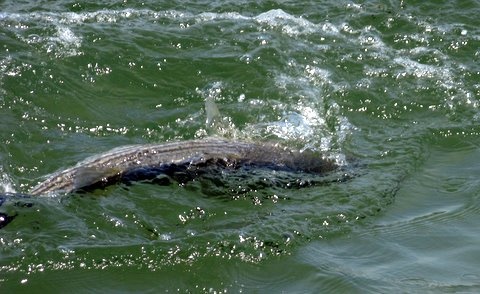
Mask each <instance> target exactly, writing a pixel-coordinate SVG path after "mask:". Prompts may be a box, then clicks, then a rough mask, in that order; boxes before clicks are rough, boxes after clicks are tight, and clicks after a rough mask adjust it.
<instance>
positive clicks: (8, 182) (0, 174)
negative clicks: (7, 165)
mask: <svg viewBox="0 0 480 294" xmlns="http://www.w3.org/2000/svg"><path fill="white" fill-rule="evenodd" d="M0 192H1V193H15V192H16V191H15V188H14V187H13V181H12V179H11V178H10V176H9V175H8V174H6V173H5V172H4V171H3V168H2V166H0Z"/></svg>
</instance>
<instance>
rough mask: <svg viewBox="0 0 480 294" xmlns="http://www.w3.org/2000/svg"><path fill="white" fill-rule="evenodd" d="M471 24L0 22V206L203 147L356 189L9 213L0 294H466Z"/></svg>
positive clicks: (28, 203) (461, 18)
mask: <svg viewBox="0 0 480 294" xmlns="http://www.w3.org/2000/svg"><path fill="white" fill-rule="evenodd" d="M479 13H480V5H479V4H477V3H476V2H475V1H464V2H462V3H456V2H451V1H440V2H438V1H416V2H410V1H409V2H408V3H407V2H405V1H357V2H351V1H323V2H322V3H320V4H318V3H312V2H308V1H304V2H302V1H300V2H298V1H297V2H289V1H278V2H275V3H274V2H269V1H260V2H258V1H240V2H239V1H226V2H225V1H221V2H216V1H201V2H198V1H196V2H185V1H171V2H164V3H161V4H158V3H156V2H154V1H151V2H150V1H144V2H142V3H129V2H128V1H104V2H103V3H100V4H97V3H85V4H84V3H78V2H73V1H66V0H62V1H56V2H55V3H44V2H24V3H18V2H14V1H6V2H5V1H4V2H3V3H2V4H0V30H1V34H0V52H1V53H0V118H1V124H0V141H1V148H0V183H1V185H0V191H2V192H17V193H25V192H27V191H28V190H29V189H30V188H31V187H32V186H34V185H35V184H36V183H37V182H38V181H40V180H42V179H43V178H42V177H43V176H44V175H46V174H49V173H52V172H54V171H56V170H59V169H62V168H66V167H69V166H71V165H73V164H75V163H76V162H78V161H81V160H83V159H84V158H86V157H88V156H91V155H95V154H98V153H100V152H103V151H107V150H109V149H112V148H115V147H118V146H121V145H128V144H138V143H158V142H167V141H176V140H186V139H192V138H202V137H206V136H208V135H212V133H216V134H217V135H221V136H225V137H227V138H232V139H238V140H250V141H265V140H267V141H277V142H281V143H282V144H283V145H285V146H288V147H290V148H293V149H298V150H306V149H310V150H314V151H317V152H322V153H324V154H325V156H328V157H329V158H332V159H334V160H336V161H337V162H338V163H339V164H341V165H342V166H344V167H345V168H350V169H351V170H352V172H353V173H354V174H355V176H354V177H352V178H351V179H350V180H348V181H342V182H334V183H328V184H325V185H317V186H309V187H304V188H302V189H294V188H291V189H288V188H284V187H276V186H271V185H261V182H262V179H269V180H273V181H274V180H275V179H276V178H282V175H281V174H278V173H276V172H274V171H252V174H251V175H250V176H248V177H243V176H238V175H230V174H228V173H227V174H224V175H223V176H220V179H218V177H214V178H209V177H206V178H201V179H198V180H196V181H194V182H191V183H187V184H185V185H182V184H178V183H175V182H174V183H172V184H170V185H166V186H165V185H163V186H161V185H151V184H142V183H139V184H135V185H132V186H125V185H117V186H112V187H109V188H107V189H105V190H98V191H95V192H94V193H90V194H81V195H78V194H76V195H57V196H50V197H39V198H18V197H17V198H15V197H14V198H11V199H8V200H7V201H5V203H4V204H3V205H2V206H1V207H0V212H2V213H6V214H9V215H14V214H17V217H16V218H15V220H14V221H12V222H11V223H10V224H9V225H8V226H6V227H5V228H3V229H2V230H1V234H0V289H2V290H3V291H10V292H11V291H13V290H16V291H18V290H31V289H36V290H37V289H42V290H45V291H48V292H60V291H62V290H65V289H66V287H68V288H70V289H71V291H73V292H89V291H102V292H105V291H109V292H117V291H120V290H125V291H140V292H158V291H159V290H169V291H179V292H228V291H230V292H232V291H234V292H237V291H239V290H242V291H243V292H272V291H285V292H301V291H305V290H307V291H316V292H318V291H337V292H347V291H349V292H392V291H395V292H398V289H402V291H405V292H424V291H432V292H459V291H464V292H476V291H478V290H479V288H480V272H479V270H478V265H479V264H480V260H479V259H478V256H480V255H479V254H478V253H479V252H478V244H479V242H480V238H479V237H477V236H478V234H477V226H476V224H478V223H479V219H478V211H479V191H480V182H479V180H478V175H479V172H480V171H479V168H478V166H479V159H480V157H479V156H480V155H479V151H478V146H479V143H480V140H479V139H478V135H479V132H480V127H479V120H480V115H479V111H478V109H479V99H478V97H479V94H480V87H479V85H478V81H479V75H480V68H479V56H480V51H479V49H478V48H480V47H479V44H480V31H479V29H478V27H480V26H479V25H480V23H479V22H480V21H479V20H478V17H477V16H478V14H479ZM205 101H215V103H216V104H217V106H218V108H219V111H220V113H221V117H220V119H219V122H218V123H219V127H218V128H216V129H215V130H212V128H209V127H208V126H207V124H206V113H205ZM38 291H40V290H38Z"/></svg>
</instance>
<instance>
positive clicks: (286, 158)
mask: <svg viewBox="0 0 480 294" xmlns="http://www.w3.org/2000/svg"><path fill="white" fill-rule="evenodd" d="M215 161H222V162H224V163H226V164H227V165H232V166H236V165H239V164H254V165H259V166H262V165H265V166H268V167H271V168H276V167H277V168H288V169H292V170H298V171H302V172H309V173H320V174H321V173H325V172H328V171H331V170H334V169H336V168H337V165H336V164H335V163H334V162H333V161H331V160H329V159H324V158H323V157H322V156H320V155H319V154H317V153H315V152H311V151H304V152H298V151H292V150H289V149H286V148H284V147H280V146H278V145H275V144H268V143H252V142H243V141H230V140H226V139H220V138H206V139H199V140H189V141H180V142H170V143H163V144H146V145H131V146H125V147H119V148H115V149H112V150H110V151H108V152H105V153H103V154H100V155H96V156H92V157H89V158H87V159H85V160H83V161H81V162H79V163H78V164H76V165H75V166H73V167H70V168H67V169H65V170H61V171H58V172H56V173H53V174H51V175H50V176H48V178H47V179H46V180H45V181H43V182H41V183H39V184H38V185H37V186H35V187H34V188H33V189H32V190H31V191H30V192H29V193H30V194H31V195H43V194H53V193H71V192H74V191H76V190H81V189H83V188H86V187H89V186H93V185H95V184H98V183H102V182H103V183H111V182H115V179H120V178H121V176H122V175H123V174H125V173H128V172H132V171H135V170H140V169H149V168H151V169H154V168H159V167H162V166H167V165H184V164H186V165H199V164H202V163H208V162H215Z"/></svg>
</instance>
